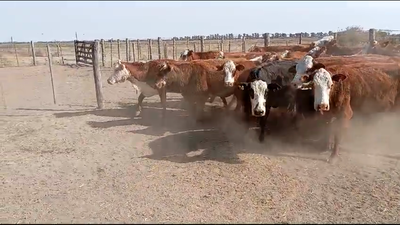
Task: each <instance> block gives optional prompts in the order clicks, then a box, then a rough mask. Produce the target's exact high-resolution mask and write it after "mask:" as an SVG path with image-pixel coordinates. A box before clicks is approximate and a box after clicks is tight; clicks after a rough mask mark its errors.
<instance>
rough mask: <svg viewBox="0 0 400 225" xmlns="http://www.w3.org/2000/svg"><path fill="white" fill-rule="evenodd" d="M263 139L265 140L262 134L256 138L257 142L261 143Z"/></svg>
mask: <svg viewBox="0 0 400 225" xmlns="http://www.w3.org/2000/svg"><path fill="white" fill-rule="evenodd" d="M264 139H265V137H264V134H261V135H260V136H258V140H259V141H260V142H261V143H262V142H264Z"/></svg>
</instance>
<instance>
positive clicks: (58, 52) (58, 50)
mask: <svg viewBox="0 0 400 225" xmlns="http://www.w3.org/2000/svg"><path fill="white" fill-rule="evenodd" d="M55 44H56V48H57V57H60V44H58V43H55Z"/></svg>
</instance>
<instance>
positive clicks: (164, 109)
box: [158, 88, 167, 124]
mask: <svg viewBox="0 0 400 225" xmlns="http://www.w3.org/2000/svg"><path fill="white" fill-rule="evenodd" d="M158 95H159V96H160V101H161V105H162V124H164V122H165V114H166V112H167V90H166V88H161V89H159V90H158Z"/></svg>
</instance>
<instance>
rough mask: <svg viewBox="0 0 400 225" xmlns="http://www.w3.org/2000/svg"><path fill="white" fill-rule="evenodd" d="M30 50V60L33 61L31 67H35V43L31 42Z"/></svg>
mask: <svg viewBox="0 0 400 225" xmlns="http://www.w3.org/2000/svg"><path fill="white" fill-rule="evenodd" d="M31 50H32V60H33V65H34V66H36V52H35V43H33V41H31Z"/></svg>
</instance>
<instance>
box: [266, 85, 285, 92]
mask: <svg viewBox="0 0 400 225" xmlns="http://www.w3.org/2000/svg"><path fill="white" fill-rule="evenodd" d="M281 88H282V87H281V86H280V85H279V84H277V83H270V84H268V90H271V91H278V90H279V89H281Z"/></svg>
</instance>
